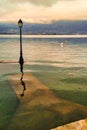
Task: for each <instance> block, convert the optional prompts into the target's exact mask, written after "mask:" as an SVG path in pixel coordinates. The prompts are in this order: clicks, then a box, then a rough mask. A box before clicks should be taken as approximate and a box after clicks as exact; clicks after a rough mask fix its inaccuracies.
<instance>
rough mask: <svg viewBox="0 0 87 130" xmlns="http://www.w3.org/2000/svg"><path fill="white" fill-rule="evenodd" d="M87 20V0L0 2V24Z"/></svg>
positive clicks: (12, 0)
mask: <svg viewBox="0 0 87 130" xmlns="http://www.w3.org/2000/svg"><path fill="white" fill-rule="evenodd" d="M19 19H22V20H23V21H25V22H28V23H51V22H52V21H58V20H87V0H0V22H16V21H18V20H19Z"/></svg>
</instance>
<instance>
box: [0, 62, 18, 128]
mask: <svg viewBox="0 0 87 130" xmlns="http://www.w3.org/2000/svg"><path fill="white" fill-rule="evenodd" d="M13 68H14V69H13ZM15 69H16V65H10V64H0V130H6V129H7V127H8V125H9V123H10V122H11V119H12V117H13V116H14V114H15V112H16V109H17V107H18V105H19V100H18V98H17V96H16V94H15V92H14V90H13V88H12V86H11V84H10V82H9V81H8V80H7V78H6V77H7V76H8V75H9V74H13V73H15V72H17V71H15Z"/></svg>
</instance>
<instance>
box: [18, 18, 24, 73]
mask: <svg viewBox="0 0 87 130" xmlns="http://www.w3.org/2000/svg"><path fill="white" fill-rule="evenodd" d="M18 26H19V29H20V57H19V64H20V71H21V73H22V75H23V64H24V59H23V53H22V26H23V22H22V20H21V19H20V20H19V21H18Z"/></svg>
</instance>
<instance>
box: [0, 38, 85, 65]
mask: <svg viewBox="0 0 87 130" xmlns="http://www.w3.org/2000/svg"><path fill="white" fill-rule="evenodd" d="M19 50H20V48H19V37H18V36H17V37H14V36H6V37H5V36H4V37H3V36H0V62H18V60H19ZM23 57H24V60H25V64H40V65H41V64H42V65H51V66H65V67H69V66H86V65H87V37H66V36H65V37H56V38H55V37H53V38H52V37H48V38H47V37H46V38H45V37H35V38H33V37H32V38H31V37H27V36H26V37H23Z"/></svg>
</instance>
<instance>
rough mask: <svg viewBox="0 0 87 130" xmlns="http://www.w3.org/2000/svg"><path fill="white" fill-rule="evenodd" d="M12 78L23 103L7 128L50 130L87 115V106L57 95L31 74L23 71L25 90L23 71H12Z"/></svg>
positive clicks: (16, 129)
mask: <svg viewBox="0 0 87 130" xmlns="http://www.w3.org/2000/svg"><path fill="white" fill-rule="evenodd" d="M9 80H10V82H11V85H12V87H13V89H14V91H15V93H16V94H17V96H18V98H19V101H20V104H19V106H18V109H17V110H16V112H15V114H14V116H13V118H12V120H11V122H10V124H9V126H8V130H50V129H52V128H56V127H57V126H61V125H64V124H67V123H71V122H73V121H77V120H81V119H83V118H86V117H87V107H85V106H82V105H79V104H76V103H73V102H70V101H66V100H63V99H60V98H58V97H57V96H56V95H55V94H54V93H53V92H52V91H51V90H50V89H48V87H46V86H45V85H44V84H42V83H41V82H40V81H39V80H38V79H37V78H36V77H34V76H33V75H32V74H25V75H24V79H23V82H22V85H25V88H26V90H25V91H23V89H24V88H23V86H22V85H21V83H20V75H13V76H11V77H9ZM23 92H24V96H23V95H22V96H21V94H22V93H23ZM56 130H57V129H56ZM58 130H60V129H58ZM61 130H63V129H61ZM64 130H66V129H64ZM67 130H68V129H67Z"/></svg>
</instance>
